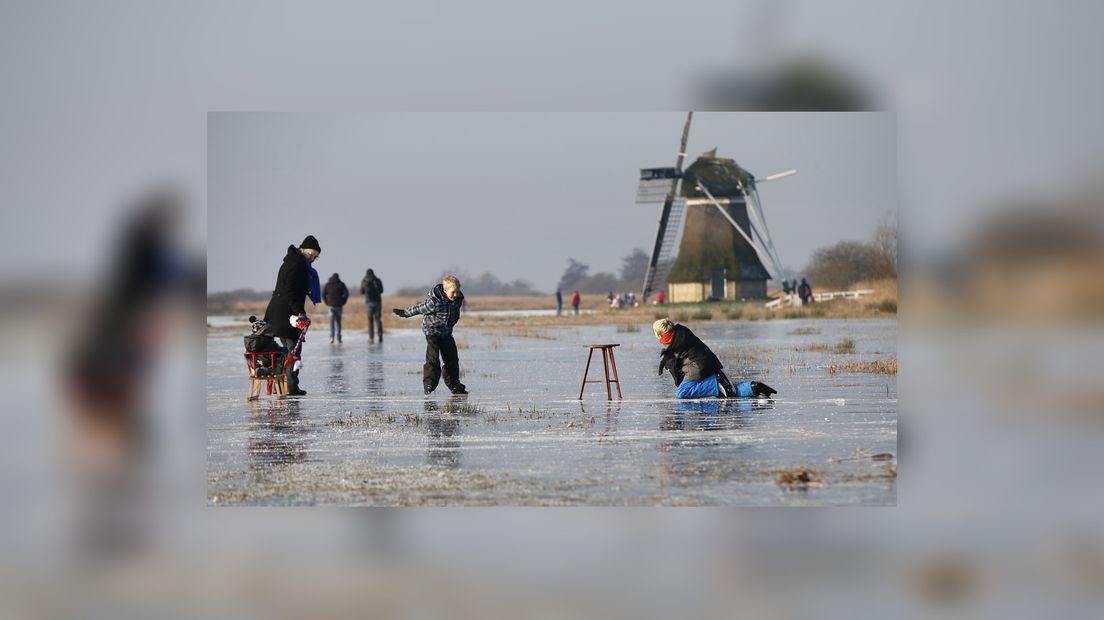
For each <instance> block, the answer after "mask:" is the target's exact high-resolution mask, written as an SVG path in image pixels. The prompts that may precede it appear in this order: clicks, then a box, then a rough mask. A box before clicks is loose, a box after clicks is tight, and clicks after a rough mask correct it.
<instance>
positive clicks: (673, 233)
mask: <svg viewBox="0 0 1104 620" xmlns="http://www.w3.org/2000/svg"><path fill="white" fill-rule="evenodd" d="M693 118H694V113H693V112H688V113H687V114H686V124H685V125H683V127H682V141H681V142H680V143H679V152H678V157H677V158H676V159H675V167H674V168H651V169H646V170H641V171H640V188H639V189H638V190H637V202H638V203H639V202H641V195H642V194H644V195H645V196H647V195H649V194H648V192H653V193H654V191H655V190H654V188H649V187H646V186H645V184H646V183H651V184H652V185H653V186H654V185H658V184H656V183H653V182H654V181H656V180H659V181H660V182H661V183H662V182H663V181H666V180H669V182H668V183H667V188H668V191H667V194H666V195H665V196H664V199H663V209H662V210H660V213H659V225H658V226H657V228H656V238H655V242H654V243H653V244H652V253H651V256H649V258H648V269H647V271H645V272H644V285H643V286H641V288H640V299H641V301H642V302H647V301H648V295H649V294H650V293H651V292H652V285H653V284H654V283H655V281H656V275H657V271H658V270H659V269H660V267H664V268H667V267H669V266H670V262H671V261H670V258H671V256H672V255H673V254H674V252H675V248H677V247H678V232H679V227H680V226H679V225H680V224H681V222H682V214H683V213H684V211H685V207H686V201H685V199H682V198H681V197H680V196H679V193H680V192H679V185H680V182H681V180H682V162H683V160H684V159H685V158H686V141H687V139H688V138H689V137H690V121H691V120H693ZM660 171H662V172H660ZM646 177H647V178H646ZM656 177H658V179H657V178H656ZM652 195H654V194H652ZM672 222H673V225H672ZM664 257H666V260H665V261H664V260H663V259H664ZM661 261H662V262H663V264H662V265H661ZM664 270H666V269H664Z"/></svg>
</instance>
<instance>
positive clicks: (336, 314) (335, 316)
mask: <svg viewBox="0 0 1104 620" xmlns="http://www.w3.org/2000/svg"><path fill="white" fill-rule="evenodd" d="M341 310H342V308H341V306H330V342H333V339H334V329H335V328H336V330H337V341H338V342H341Z"/></svg>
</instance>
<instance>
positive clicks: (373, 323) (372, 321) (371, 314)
mask: <svg viewBox="0 0 1104 620" xmlns="http://www.w3.org/2000/svg"><path fill="white" fill-rule="evenodd" d="M376 329H379V339H380V342H383V321H381V320H380V304H377V303H369V304H368V341H369V342H374V341H375V339H376Z"/></svg>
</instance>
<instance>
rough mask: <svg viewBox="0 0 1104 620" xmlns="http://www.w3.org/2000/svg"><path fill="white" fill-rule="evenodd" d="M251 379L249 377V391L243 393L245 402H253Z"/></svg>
mask: <svg viewBox="0 0 1104 620" xmlns="http://www.w3.org/2000/svg"><path fill="white" fill-rule="evenodd" d="M253 383H254V381H253V377H249V390H248V391H246V393H245V400H253Z"/></svg>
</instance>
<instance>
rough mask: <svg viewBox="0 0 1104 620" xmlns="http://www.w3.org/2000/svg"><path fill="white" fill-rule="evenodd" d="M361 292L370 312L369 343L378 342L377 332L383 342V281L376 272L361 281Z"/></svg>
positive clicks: (367, 274)
mask: <svg viewBox="0 0 1104 620" xmlns="http://www.w3.org/2000/svg"><path fill="white" fill-rule="evenodd" d="M360 292H361V294H363V295H364V306H365V307H366V308H367V311H368V342H369V344H371V343H373V342H375V341H376V330H377V329H378V330H379V341H380V342H383V321H381V320H380V304H382V303H383V301H382V295H383V280H380V279H379V278H377V277H376V272H374V271H372V270H371V269H369V270H368V272H367V273H365V274H364V279H363V280H361V281H360Z"/></svg>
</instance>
